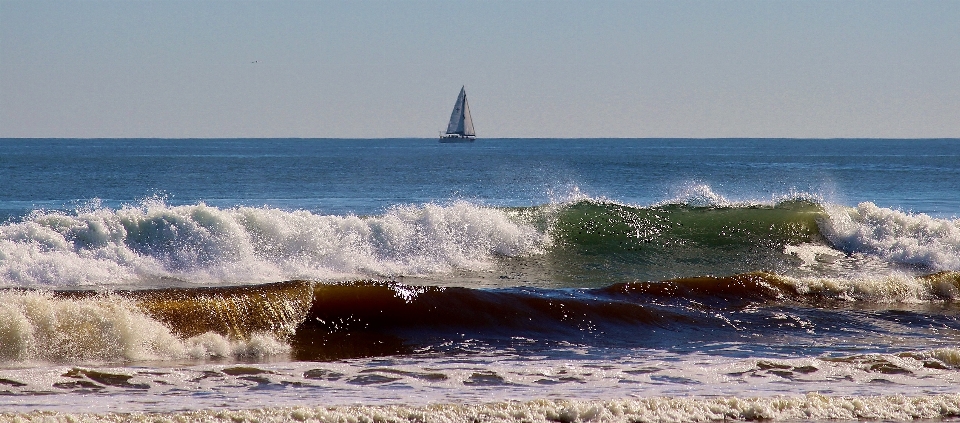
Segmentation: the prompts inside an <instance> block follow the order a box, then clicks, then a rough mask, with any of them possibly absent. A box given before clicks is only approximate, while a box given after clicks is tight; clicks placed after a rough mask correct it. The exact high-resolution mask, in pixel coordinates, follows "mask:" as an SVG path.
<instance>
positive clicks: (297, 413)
mask: <svg viewBox="0 0 960 423" xmlns="http://www.w3.org/2000/svg"><path fill="white" fill-rule="evenodd" d="M958 415H960V394H944V395H927V396H903V395H894V396H853V397H837V396H827V395H819V394H815V393H811V394H807V395H797V396H776V397H722V398H698V397H685V398H684V397H656V398H628V399H618V400H576V399H569V400H561V399H540V400H534V401H526V402H518V401H509V402H491V403H485V404H436V405H428V406H405V405H390V406H362V405H358V406H339V407H325V406H298V407H275V408H252V409H234V410H199V411H188V412H177V413H159V414H154V413H139V412H137V413H131V414H115V413H105V414H82V413H56V412H33V413H24V414H6V413H4V414H0V420H6V421H18V422H32V421H43V422H57V421H65V422H66V421H69V422H100V421H118V420H123V421H133V422H137V421H150V422H157V421H205V422H221V421H223V422H240V421H243V422H247V421H260V422H287V421H302V422H408V421H418V422H438V423H441V422H444V423H445V422H471V421H473V422H477V421H483V422H518V421H525V422H699V421H730V420H747V421H756V420H765V421H823V420H840V421H857V420H883V421H914V420H917V419H942V418H951V417H956V416H958Z"/></svg>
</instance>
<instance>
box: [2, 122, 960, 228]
mask: <svg viewBox="0 0 960 423" xmlns="http://www.w3.org/2000/svg"><path fill="white" fill-rule="evenodd" d="M0 151H2V154H0V180H2V181H3V186H2V187H0V218H2V217H6V218H11V217H18V216H22V215H24V214H26V213H29V212H30V211H32V210H33V209H66V210H73V209H74V208H76V207H77V206H78V205H82V204H83V203H84V202H85V201H89V200H91V199H95V198H96V199H99V200H100V201H101V202H102V204H103V205H105V206H109V207H118V206H119V205H122V204H130V203H135V202H137V201H139V200H142V199H144V198H147V197H152V196H161V197H164V198H166V200H167V202H168V203H169V204H171V205H179V204H193V203H196V202H198V201H202V202H204V203H206V204H208V205H212V206H217V207H231V206H238V205H247V206H263V205H266V206H270V207H280V208H285V209H303V210H308V211H312V212H317V213H322V214H350V213H352V214H359V215H366V214H373V213H378V212H380V211H382V210H384V209H385V208H387V207H389V206H392V205H396V204H411V203H413V204H420V203H427V202H443V201H449V200H451V199H468V200H471V201H478V202H481V203H485V204H489V205H493V206H531V205H540V204H544V203H549V202H550V201H552V200H563V199H565V197H566V196H568V195H569V194H570V193H571V192H572V191H573V190H574V189H579V191H580V192H582V193H584V194H586V195H588V196H591V197H603V198H608V199H612V200H615V201H619V202H624V203H629V204H637V205H648V204H651V203H655V202H657V201H663V200H665V199H669V198H672V197H673V196H676V195H678V194H679V193H681V192H682V191H684V190H685V189H687V188H689V187H691V186H693V185H697V184H705V185H708V186H710V187H711V188H712V190H713V191H714V192H717V193H719V194H721V195H723V196H724V197H726V198H728V199H731V200H744V201H747V200H766V201H770V200H773V199H775V198H776V197H778V196H784V195H788V194H789V193H791V192H804V193H810V194H815V195H820V196H822V197H823V198H824V199H825V200H827V201H829V202H834V203H838V204H844V205H856V204H857V203H859V202H863V201H870V202H873V203H875V204H877V205H879V206H881V207H888V208H894V209H900V210H904V211H912V212H916V213H926V214H928V215H931V216H937V217H950V216H956V215H958V214H960V165H958V162H960V160H958V158H960V141H958V140H949V139H947V140H876V139H869V140H854V139H840V140H795V139H786V140H781V139H707V140H702V139H638V140H634V139H576V140H562V139H483V140H481V141H478V142H476V143H471V144H439V143H437V142H435V140H432V139H428V140H424V139H386V140H385V139H376V140H363V139H351V140H337V139H321V140H312V139H224V140H208V139H202V140H195V139H191V140H168V139H161V140H153V139H107V140H100V139H91V140H87V139H65V140H64V139H55V140H47V139H27V140H24V139H16V140H11V139H3V140H0Z"/></svg>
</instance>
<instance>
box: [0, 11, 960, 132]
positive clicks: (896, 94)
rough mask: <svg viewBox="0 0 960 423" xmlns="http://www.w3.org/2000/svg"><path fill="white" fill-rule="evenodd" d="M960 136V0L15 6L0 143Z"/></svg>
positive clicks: (6, 35) (1, 77)
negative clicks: (462, 134) (454, 131)
mask: <svg viewBox="0 0 960 423" xmlns="http://www.w3.org/2000/svg"><path fill="white" fill-rule="evenodd" d="M461 86H465V87H466V90H467V95H468V99H469V102H470V107H471V111H472V115H473V120H474V126H475V128H476V132H477V135H478V137H479V138H484V137H487V138H492V137H570V138H591V137H628V138H633V137H637V138H647V137H696V138H714V137H796V138H841V137H867V138H927V137H931V138H932V137H947V138H949V137H960V1H882V0H877V1H852V0H851V1H739V0H729V1H564V0H551V1H497V0H485V1H470V0H465V1H413V0H411V1H363V0H351V1H323V0H318V1H283V0H275V1H175V0H165V1H149V0H147V1H129V0H124V1H96V0H85V1H47V0H27V1H13V0H0V137H69V138H98V137H107V138H113V137H118V138H119V137H148V138H153V137H158V138H194V137H197V138H219V137H303V138H315V137H317V138H341V137H343V138H393V137H424V138H427V137H435V136H437V134H438V131H439V130H441V129H443V128H445V127H446V123H447V120H448V119H449V116H450V111H451V109H452V108H453V104H454V102H455V100H456V96H457V94H458V92H459V91H460V87H461Z"/></svg>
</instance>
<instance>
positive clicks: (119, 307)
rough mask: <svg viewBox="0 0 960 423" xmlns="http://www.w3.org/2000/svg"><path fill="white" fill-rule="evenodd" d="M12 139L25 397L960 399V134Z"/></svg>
mask: <svg viewBox="0 0 960 423" xmlns="http://www.w3.org/2000/svg"><path fill="white" fill-rule="evenodd" d="M0 148H2V151H3V154H2V156H0V180H2V181H4V183H3V185H2V186H0V214H2V216H5V222H4V223H3V224H2V225H0V392H2V393H3V394H4V395H3V396H0V405H2V407H0V408H2V409H3V411H9V412H16V413H31V412H34V413H37V412H39V413H41V414H25V415H19V417H24V418H38V419H40V418H49V417H61V418H82V419H90V420H96V419H100V418H110V416H111V414H108V413H111V412H116V413H134V414H124V416H126V418H141V417H142V418H145V419H152V418H157V416H158V415H154V414H150V415H143V414H137V413H143V412H148V413H161V414H159V416H167V417H172V416H174V413H188V414H189V413H193V414H189V415H190V416H192V417H193V418H197V419H236V418H240V419H259V420H270V419H275V420H284V419H290V418H296V419H301V420H304V419H307V420H308V419H321V420H322V419H336V418H341V417H343V418H352V419H361V420H362V419H363V418H366V417H369V418H377V417H376V416H380V417H381V418H383V419H387V420H389V419H398V420H403V419H408V418H409V416H410V415H413V414H415V415H417V416H420V417H418V418H420V419H421V420H426V421H460V420H463V419H468V418H478V419H485V420H490V421H496V420H516V419H527V420H533V421H536V420H559V421H575V420H583V421H588V420H606V421H618V420H622V421H631V420H632V421H644V420H647V421H670V420H677V421H684V420H698V419H699V420H704V419H707V420H709V419H719V420H722V419H731V418H732V419H737V418H741V419H756V418H770V419H781V420H782V419H808V418H809V419H860V418H880V419H889V420H905V419H914V418H954V417H957V416H958V415H960V411H958V410H960V406H958V404H960V391H958V390H957V388H956V387H957V386H958V384H957V382H958V381H960V306H958V304H960V303H958V302H957V300H958V299H960V221H958V219H957V216H958V215H960V194H958V193H960V160H958V159H960V141H957V140H772V139H724V140H678V139H668V140H656V139H643V140H624V139H617V140H550V139H538V140H517V139H511V140H478V141H477V142H475V143H472V144H461V145H449V144H443V145H441V144H439V143H436V141H435V140H417V139H414V140H300V139H295V140H282V139H266V140H248V139H239V140H238V139H224V140H143V139H137V140H43V139H31V140H0ZM315 407H320V408H315ZM43 413H46V414H43ZM50 413H53V414H50ZM77 413H80V414H77ZM218 413H220V414H218ZM224 413H226V414H224ZM230 413H235V414H230ZM325 413H326V414H325ZM378 413H379V414H378ZM411 413H413V414H411ZM186 415H187V414H183V415H181V417H182V416H186ZM0 416H6V417H13V415H9V414H8V415H0ZM217 416H219V417H217ZM404 416H406V417H404Z"/></svg>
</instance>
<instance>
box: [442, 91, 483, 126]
mask: <svg viewBox="0 0 960 423" xmlns="http://www.w3.org/2000/svg"><path fill="white" fill-rule="evenodd" d="M445 135H446V136H461V137H474V136H476V133H475V132H474V131H473V118H472V117H471V116H470V104H469V103H467V91H466V89H465V87H461V88H460V95H459V96H457V102H456V104H454V105H453V112H452V113H450V123H449V124H447V131H446V134H445Z"/></svg>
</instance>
